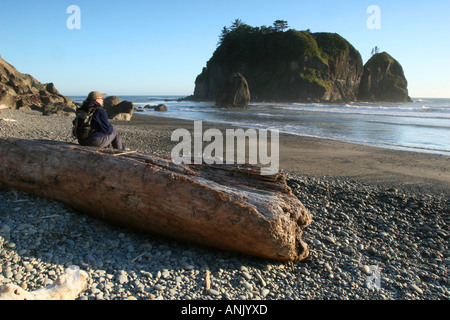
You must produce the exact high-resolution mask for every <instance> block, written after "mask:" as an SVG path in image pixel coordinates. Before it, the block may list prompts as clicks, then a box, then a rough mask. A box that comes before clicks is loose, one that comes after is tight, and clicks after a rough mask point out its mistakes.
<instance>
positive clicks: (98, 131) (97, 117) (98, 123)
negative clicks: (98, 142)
mask: <svg viewBox="0 0 450 320" xmlns="http://www.w3.org/2000/svg"><path fill="white" fill-rule="evenodd" d="M86 107H87V108H89V109H90V108H97V110H95V112H94V115H93V116H92V121H91V128H92V129H93V130H94V132H93V133H92V134H91V135H90V136H89V138H95V137H102V136H107V135H110V134H112V133H113V129H114V128H113V126H112V125H111V124H110V123H109V120H108V114H107V113H106V111H105V109H103V107H102V106H101V105H100V104H99V103H98V102H96V101H88V103H87V105H86Z"/></svg>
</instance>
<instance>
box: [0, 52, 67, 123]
mask: <svg viewBox="0 0 450 320" xmlns="http://www.w3.org/2000/svg"><path fill="white" fill-rule="evenodd" d="M0 105H3V106H6V107H9V108H12V109H34V110H39V111H42V112H43V113H44V114H47V115H50V114H61V113H71V112H74V111H75V108H76V106H75V103H74V101H72V100H71V99H69V98H67V97H65V96H63V95H61V94H60V93H59V92H58V90H57V89H56V88H55V86H54V84H53V83H48V84H42V83H40V82H39V81H37V80H36V79H35V78H34V77H33V76H31V75H29V74H23V73H20V72H19V71H17V69H16V68H14V67H13V66H12V65H11V64H9V63H8V62H6V61H5V60H3V59H2V58H1V57H0Z"/></svg>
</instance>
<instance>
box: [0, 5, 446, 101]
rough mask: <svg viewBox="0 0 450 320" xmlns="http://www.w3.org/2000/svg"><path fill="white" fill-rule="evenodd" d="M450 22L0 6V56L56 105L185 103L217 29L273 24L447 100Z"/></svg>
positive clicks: (431, 16) (309, 12)
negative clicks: (343, 42) (59, 97)
mask: <svg viewBox="0 0 450 320" xmlns="http://www.w3.org/2000/svg"><path fill="white" fill-rule="evenodd" d="M71 5H76V6H77V7H78V8H79V15H78V13H77V12H76V11H72V10H69V13H68V8H69V7H70V6H71ZM371 5H376V6H378V8H379V9H380V11H379V12H380V14H379V15H375V14H376V12H374V11H370V12H369V13H368V8H369V7H370V6H371ZM449 16H450V1H448V0H428V1H406V0H318V1H311V0H308V1H303V0H226V1H217V0H164V1H161V0H158V1H156V0H149V1H142V0H128V1H124V0H122V1H95V0H89V1H87V0H83V1H77V0H70V1H66V0H21V1H17V0H0V55H1V56H2V58H3V59H5V60H6V61H8V62H9V63H11V64H12V65H14V66H15V67H16V68H17V69H18V70H19V71H20V72H23V73H28V74H31V75H33V76H34V77H35V78H36V79H37V80H38V81H40V82H42V83H48V82H53V83H54V84H55V86H56V88H57V89H58V90H59V91H60V92H61V93H62V94H64V95H87V93H88V92H90V91H92V90H98V91H103V92H106V93H108V95H138V94H142V95H158V94H161V95H168V94H174V95H190V94H192V93H193V91H194V81H195V78H196V76H197V75H198V74H199V73H200V72H201V70H202V68H203V67H205V66H206V62H207V61H208V60H209V59H210V58H211V56H212V54H213V52H214V50H215V49H216V46H217V42H218V39H219V35H220V32H221V30H222V28H223V27H224V26H230V25H231V23H232V22H233V21H234V20H235V19H241V20H242V21H243V22H245V23H247V24H249V25H251V26H254V27H256V26H258V27H259V26H263V25H265V26H271V25H272V24H273V22H274V21H275V20H278V19H280V20H286V21H288V24H289V26H290V28H293V29H296V30H306V29H310V30H311V32H336V33H338V34H340V35H341V36H343V37H344V38H346V39H347V40H348V41H349V42H350V43H351V44H352V45H353V46H354V47H355V48H356V49H357V50H358V51H359V52H360V53H361V55H362V58H363V61H364V63H365V62H366V61H367V60H368V59H369V58H370V55H371V50H372V48H374V47H375V46H378V47H379V48H380V49H381V51H386V52H388V53H389V54H391V55H392V56H393V57H394V58H395V59H397V60H398V61H399V62H400V63H401V64H402V66H403V69H404V71H405V75H406V77H407V79H408V82H409V91H410V95H411V96H412V97H448V98H450V64H449V57H450V41H449V40H450V22H449V21H450V19H449ZM374 19H376V20H374ZM368 21H369V22H370V23H369V25H370V26H376V24H374V22H379V23H380V24H379V27H380V28H373V27H371V28H369V26H368ZM68 22H69V26H70V28H69V26H68ZM74 26H75V27H77V26H79V29H76V28H75V29H73V27H74Z"/></svg>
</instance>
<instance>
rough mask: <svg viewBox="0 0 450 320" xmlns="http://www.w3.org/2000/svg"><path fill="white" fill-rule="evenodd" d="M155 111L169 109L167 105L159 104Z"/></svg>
mask: <svg viewBox="0 0 450 320" xmlns="http://www.w3.org/2000/svg"><path fill="white" fill-rule="evenodd" d="M154 110H155V111H168V110H169V109H168V108H167V106H166V105H165V104H158V105H157V106H155V108H154Z"/></svg>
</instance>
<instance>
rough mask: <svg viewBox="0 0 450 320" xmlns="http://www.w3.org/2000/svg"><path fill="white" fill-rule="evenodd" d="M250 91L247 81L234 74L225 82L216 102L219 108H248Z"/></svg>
mask: <svg viewBox="0 0 450 320" xmlns="http://www.w3.org/2000/svg"><path fill="white" fill-rule="evenodd" d="M249 102H250V90H249V89H248V83H247V80H245V78H244V76H242V75H241V74H240V73H235V74H233V75H232V76H231V77H229V78H228V79H226V80H225V83H224V84H223V85H222V88H221V90H220V91H219V95H218V97H217V100H216V107H219V108H248V103H249Z"/></svg>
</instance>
